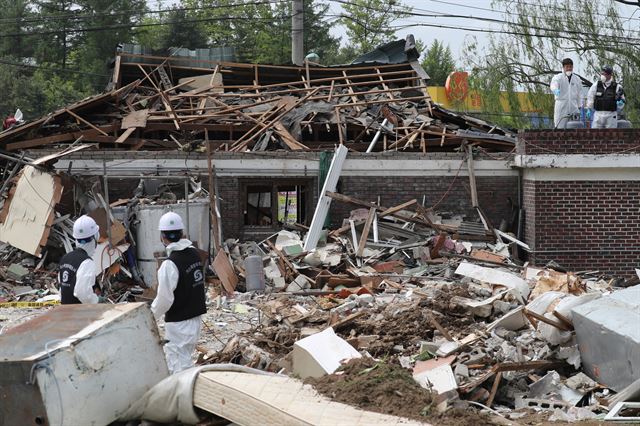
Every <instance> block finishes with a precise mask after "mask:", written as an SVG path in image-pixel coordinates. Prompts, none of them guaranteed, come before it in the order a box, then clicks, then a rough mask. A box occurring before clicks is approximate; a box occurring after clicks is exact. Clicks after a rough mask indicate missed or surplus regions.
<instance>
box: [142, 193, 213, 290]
mask: <svg viewBox="0 0 640 426" xmlns="http://www.w3.org/2000/svg"><path fill="white" fill-rule="evenodd" d="M169 211H172V212H176V213H178V214H179V215H180V216H181V217H182V221H183V222H184V224H185V226H187V207H186V203H179V204H165V205H154V206H140V207H139V208H138V212H137V216H138V220H139V221H140V222H139V223H138V226H137V228H136V249H137V253H138V267H139V269H140V273H141V274H142V277H143V279H144V282H145V284H146V285H147V286H148V287H154V286H155V285H156V283H157V275H156V273H157V271H158V267H159V266H160V263H161V261H162V260H163V259H164V258H166V256H167V254H166V251H165V247H164V245H163V244H162V241H160V231H158V222H159V221H160V218H161V217H162V215H163V214H165V213H167V212H169ZM188 223H189V232H188V236H189V239H190V240H191V241H192V242H193V245H194V246H196V247H198V248H199V249H201V250H207V251H208V250H209V202H208V201H189V221H188ZM185 233H186V232H185Z"/></svg>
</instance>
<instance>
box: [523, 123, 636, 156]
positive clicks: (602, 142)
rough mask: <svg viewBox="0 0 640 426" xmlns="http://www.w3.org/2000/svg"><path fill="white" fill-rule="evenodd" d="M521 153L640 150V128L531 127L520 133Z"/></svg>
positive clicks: (626, 151) (631, 151) (624, 151)
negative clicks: (569, 128) (565, 128)
mask: <svg viewBox="0 0 640 426" xmlns="http://www.w3.org/2000/svg"><path fill="white" fill-rule="evenodd" d="M516 152H517V153H518V154H527V155H534V154H618V153H619V154H631V153H640V129H615V130H613V129H575V130H549V129H546V130H528V131H526V132H522V133H520V134H519V136H518V143H517V146H516Z"/></svg>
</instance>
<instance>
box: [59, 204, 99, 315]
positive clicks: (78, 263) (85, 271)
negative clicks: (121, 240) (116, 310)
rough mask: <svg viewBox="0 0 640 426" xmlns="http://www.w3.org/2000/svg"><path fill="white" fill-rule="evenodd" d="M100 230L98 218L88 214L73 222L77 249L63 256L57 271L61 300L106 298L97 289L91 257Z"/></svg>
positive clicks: (68, 301)
mask: <svg viewBox="0 0 640 426" xmlns="http://www.w3.org/2000/svg"><path fill="white" fill-rule="evenodd" d="M99 230H100V227H99V226H98V224H97V223H96V221H95V220H93V219H92V218H91V217H89V216H86V215H84V216H80V217H79V218H78V219H77V220H76V221H75V222H74V223H73V238H75V240H76V248H75V250H73V251H71V252H69V253H67V254H65V255H64V256H63V257H62V259H61V260H60V267H59V271H58V283H59V284H60V303H62V304H63V305H68V304H77V303H99V302H103V301H104V300H105V299H104V298H102V297H99V296H98V295H97V294H96V293H95V291H94V286H95V284H96V266H95V263H94V261H93V259H92V256H93V254H94V253H95V251H96V247H97V245H98V238H99V234H98V231H99Z"/></svg>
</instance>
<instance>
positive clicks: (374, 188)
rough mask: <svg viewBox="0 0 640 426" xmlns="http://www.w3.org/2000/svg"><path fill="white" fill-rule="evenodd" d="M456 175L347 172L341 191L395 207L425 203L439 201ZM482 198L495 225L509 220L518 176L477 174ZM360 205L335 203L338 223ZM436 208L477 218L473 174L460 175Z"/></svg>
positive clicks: (332, 204)
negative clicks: (384, 174)
mask: <svg viewBox="0 0 640 426" xmlns="http://www.w3.org/2000/svg"><path fill="white" fill-rule="evenodd" d="M453 180H454V177H453V176H442V177H435V176H430V177H417V176H376V177H371V176H367V177H363V176H345V177H342V178H340V183H339V192H341V193H342V194H345V195H348V196H350V197H354V198H358V199H361V200H365V201H373V202H377V201H378V196H379V197H380V204H381V205H382V206H384V207H393V206H395V205H398V204H401V203H404V202H406V201H409V200H411V199H412V198H415V199H417V200H418V202H419V203H422V201H423V197H425V203H424V204H425V206H426V207H431V206H433V205H434V204H436V203H437V202H438V201H439V200H440V199H441V198H442V196H443V195H444V194H445V193H446V192H447V189H448V188H449V186H451V183H452V181H453ZM476 188H477V191H478V200H479V203H480V207H481V208H482V210H483V211H484V212H485V213H486V214H487V216H489V219H490V220H491V221H492V222H493V224H494V225H495V226H498V225H500V221H501V220H502V219H505V220H507V221H509V219H510V217H511V204H510V202H509V199H511V200H512V201H513V202H514V203H517V202H518V178H517V176H500V177H486V176H479V177H476ZM354 208H356V207H353V206H351V205H348V204H345V203H338V202H335V201H334V202H332V203H331V219H332V222H333V224H334V225H339V224H341V222H342V219H343V218H346V217H348V216H349V211H351V210H353V209H354ZM436 211H440V212H450V213H453V214H466V215H469V220H473V221H475V220H477V214H476V213H475V210H473V209H472V208H471V193H470V190H469V178H468V177H466V176H464V177H458V178H457V179H456V180H455V182H454V183H453V186H451V190H450V191H449V193H448V195H447V196H446V197H445V198H444V199H443V200H442V202H441V203H440V204H439V205H438V206H437V208H436Z"/></svg>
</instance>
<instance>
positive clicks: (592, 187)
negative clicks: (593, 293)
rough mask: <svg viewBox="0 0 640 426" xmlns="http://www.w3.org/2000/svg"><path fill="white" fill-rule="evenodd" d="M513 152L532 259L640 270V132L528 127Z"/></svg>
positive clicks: (622, 272)
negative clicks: (520, 171) (519, 173)
mask: <svg viewBox="0 0 640 426" xmlns="http://www.w3.org/2000/svg"><path fill="white" fill-rule="evenodd" d="M551 151H553V153H552V152H551ZM517 152H518V153H519V154H518V155H517V156H516V159H515V161H516V164H519V165H520V166H521V167H522V168H523V182H522V190H523V192H522V194H523V206H524V209H525V240H526V242H527V244H529V245H530V246H531V248H532V250H533V252H532V253H531V256H530V261H532V262H533V263H534V264H538V265H544V264H545V263H546V262H548V261H550V260H555V261H556V262H558V263H560V264H561V265H563V266H565V267H567V268H569V269H571V270H574V271H579V270H599V271H601V272H603V273H607V274H611V275H616V276H626V277H631V276H634V275H635V272H634V268H638V267H640V130H639V129H611V130H607V129H603V130H567V131H553V130H543V131H533V132H526V133H523V134H521V135H520V140H519V142H518V148H517Z"/></svg>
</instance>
